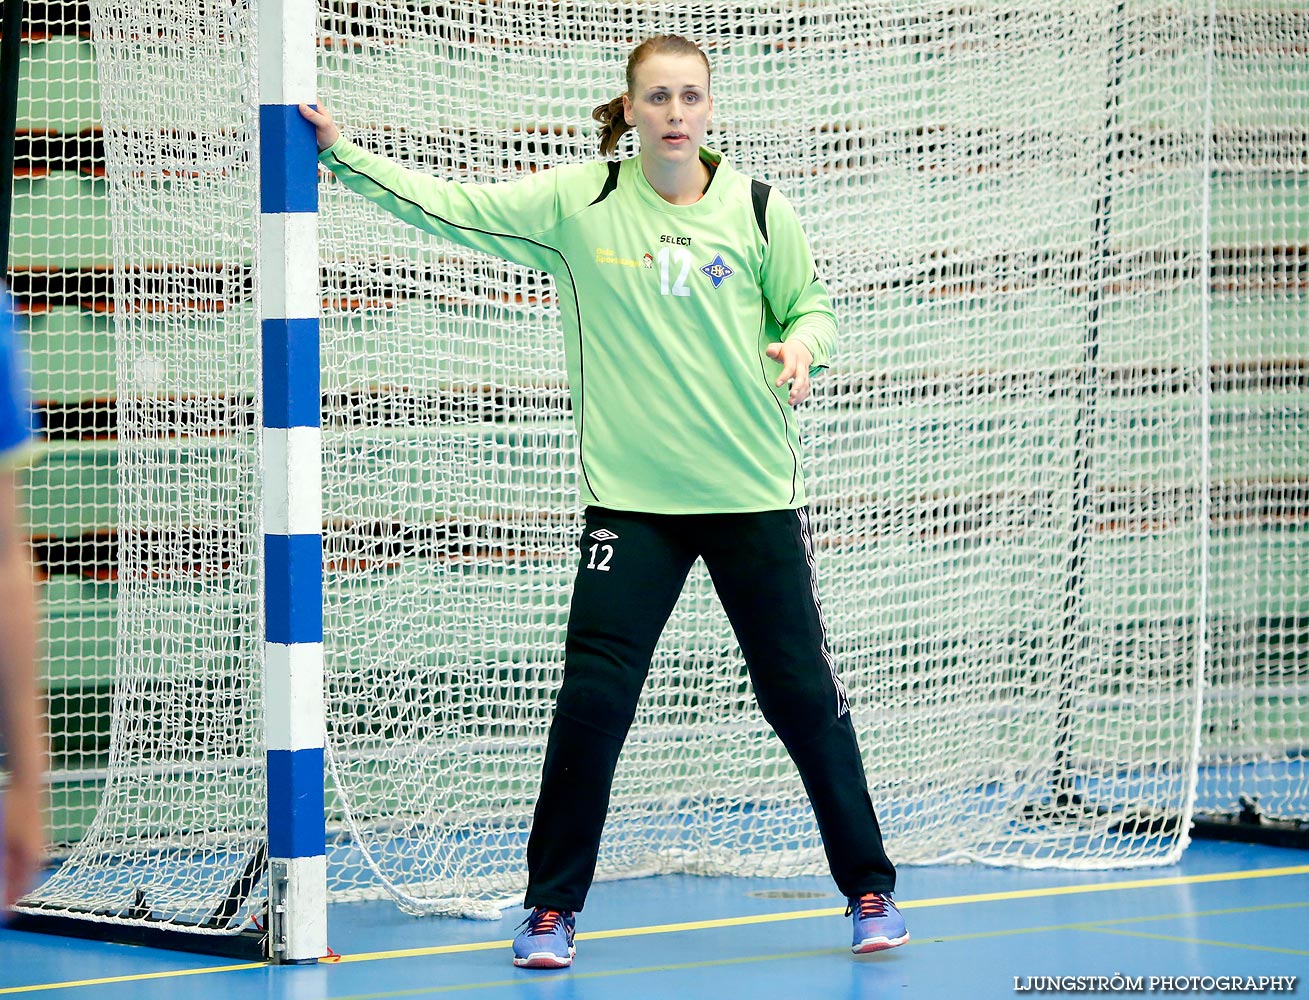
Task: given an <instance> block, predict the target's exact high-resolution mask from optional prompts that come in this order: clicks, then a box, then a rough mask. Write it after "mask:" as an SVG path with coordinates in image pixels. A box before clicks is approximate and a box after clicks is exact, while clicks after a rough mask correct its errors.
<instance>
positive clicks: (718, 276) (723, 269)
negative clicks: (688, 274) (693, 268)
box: [700, 253, 736, 288]
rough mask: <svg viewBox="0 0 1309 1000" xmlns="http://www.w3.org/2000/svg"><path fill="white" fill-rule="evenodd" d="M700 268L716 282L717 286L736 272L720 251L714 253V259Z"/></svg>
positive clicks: (715, 285)
mask: <svg viewBox="0 0 1309 1000" xmlns="http://www.w3.org/2000/svg"><path fill="white" fill-rule="evenodd" d="M700 270H701V271H702V272H703V273H704V274H705V275H707V276H708V278H709V280H710V281H712V282H713V283H714V287H715V288H717V287H718V286H719V285H721V284H722V283H723V282H724V281H726V280H727V279H728V278H730V277H731V276H732V275H733V274H735V273H736V272H735V271H733V270H732V269H731V268H730V267H728V266H727V264H726V263H724V261H723V255H722V254H720V253H716V254H714V259H713V260H711V261H710V262H709V263H708V264H706V265H705V266H704V267H702V268H700Z"/></svg>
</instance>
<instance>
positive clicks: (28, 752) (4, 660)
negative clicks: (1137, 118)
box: [0, 287, 45, 910]
mask: <svg viewBox="0 0 1309 1000" xmlns="http://www.w3.org/2000/svg"><path fill="white" fill-rule="evenodd" d="M31 439H32V418H31V404H30V401H29V398H28V392H27V383H26V375H25V371H24V367H23V365H22V362H21V355H20V352H19V349H18V342H17V337H16V335H15V330H14V313H13V308H12V305H11V303H10V300H9V293H8V292H7V291H5V290H4V288H3V287H0V748H2V749H3V751H4V769H5V771H6V772H7V773H8V776H9V780H8V783H7V786H6V788H5V792H4V798H3V801H2V802H0V860H2V861H3V867H0V904H2V905H3V908H4V909H5V910H8V909H9V908H10V907H12V906H13V905H14V903H15V902H16V901H17V900H18V897H19V896H21V895H22V894H23V893H24V892H26V891H27V889H28V888H29V886H30V885H31V883H32V879H33V878H34V876H35V875H36V871H37V868H38V866H39V865H40V863H41V858H42V854H43V850H44V846H45V824H44V820H43V817H42V799H43V795H44V772H45V739H44V736H43V735H42V725H41V718H42V711H41V701H40V695H39V694H38V691H37V676H36V655H37V654H36V649H37V624H36V621H37V616H36V588H35V585H34V583H33V579H32V566H31V561H30V559H29V557H28V553H27V545H26V542H25V540H24V537H23V535H24V532H23V529H22V522H21V518H20V516H19V510H18V485H17V476H18V467H19V466H20V465H21V463H22V462H23V461H24V458H25V455H26V452H27V450H28V446H29V445H30V442H31Z"/></svg>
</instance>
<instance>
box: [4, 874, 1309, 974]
mask: <svg viewBox="0 0 1309 1000" xmlns="http://www.w3.org/2000/svg"><path fill="white" fill-rule="evenodd" d="M1289 875H1309V865H1291V866H1287V867H1282V868H1257V869H1252V870H1248V871H1236V872H1214V873H1211V874H1208V875H1179V876H1172V877H1167V878H1148V879H1135V880H1131V881H1119V882H1101V883H1098V884H1095V885H1061V886H1048V887H1045V888H1040V889H1015V890H1011V891H1008V892H983V893H974V894H971V895H966V896H940V897H937V898H934V899H919V900H905V901H904V902H899V901H897V904H896V905H897V906H899V907H900V909H902V910H910V909H927V908H929V907H937V906H960V905H967V904H970V903H991V902H1003V901H1007V900H1019V899H1040V898H1046V897H1051V896H1072V895H1081V894H1085V893H1095V892H1113V891H1119V890H1126V889H1154V888H1162V887H1168V886H1179V885H1202V884H1207V883H1215V882H1239V881H1245V880H1249V879H1263V878H1278V877H1284V876H1289ZM844 912H845V910H844V907H839V906H838V907H824V908H822V909H814V910H788V911H786V912H784V913H762V914H754V915H751V916H741V917H724V918H720V919H716V920H693V921H686V922H684V923H676V924H659V925H655V926H650V927H627V928H620V929H617V930H610V931H587V932H583V933H581V934H578V935H577V937H578V939H579V940H590V941H598V940H602V939H606V938H622V937H636V936H641V935H648V934H673V933H677V932H682V931H695V930H712V929H714V928H721V927H747V926H751V925H754V924H766V923H778V922H781V921H788V920H808V919H812V918H814V917H831V916H836V915H840V914H843V913H844ZM1077 926H1082V925H1077ZM1085 926H1087V927H1088V928H1090V927H1091V925H1090V924H1087V925H1085ZM511 944H512V941H509V940H504V941H475V942H470V943H467V944H452V945H436V946H433V947H430V948H404V949H398V950H395V951H374V952H361V953H359V954H357V955H341V956H339V957H336V956H333V958H332V959H331V960H330V964H338V963H340V964H344V963H350V962H377V961H384V960H389V959H399V958H418V957H425V956H432V955H450V954H466V953H471V952H477V951H489V950H492V949H497V948H507V947H509V946H510V945H511ZM266 967H267V963H264V962H253V963H247V964H243V965H221V966H209V967H205V968H200V969H178V970H174V971H171V972H148V973H140V974H137V975H130V976H112V977H106V978H103V979H83V980H75V981H70V982H62V983H43V984H38V985H32V986H11V987H8V988H0V996H3V995H7V994H17V993H36V992H41V991H44V990H54V989H70V988H73V987H79V986H100V985H107V984H112V983H126V982H144V981H147V980H151V979H169V978H173V977H181V976H197V975H206V974H209V973H223V972H237V971H242V970H247V969H261V968H266Z"/></svg>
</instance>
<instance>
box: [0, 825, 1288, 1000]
mask: <svg viewBox="0 0 1309 1000" xmlns="http://www.w3.org/2000/svg"><path fill="white" fill-rule="evenodd" d="M896 896H897V900H898V901H899V902H900V905H901V908H902V910H903V911H904V914H905V918H906V920H907V921H908V924H909V931H910V934H911V935H912V940H911V941H910V943H909V944H908V945H906V946H904V947H902V948H899V949H896V950H894V951H889V952H882V953H879V954H875V955H868V956H860V957H855V956H852V955H851V954H850V951H849V921H848V919H847V918H846V917H844V916H843V907H844V900H842V899H840V898H839V897H838V896H837V895H836V893H835V891H834V890H833V888H832V886H831V884H830V882H828V881H826V880H825V879H817V878H812V879H786V880H770V879H725V878H713V879H710V878H697V877H694V876H670V877H663V878H651V879H640V880H633V881H626V882H612V883H605V884H600V885H597V886H596V887H595V888H594V889H593V890H592V894H591V897H590V899H589V900H588V903H587V908H586V910H585V911H584V912H583V913H581V914H580V915H579V918H578V941H577V960H576V962H575V964H574V966H573V968H572V969H568V970H557V971H538V970H520V969H515V968H514V967H513V966H512V965H511V964H510V960H509V951H508V948H509V940H510V939H511V938H512V937H513V934H514V928H515V925H516V924H517V923H518V921H519V920H520V919H521V917H522V914H521V912H512V913H506V914H505V916H504V918H503V919H501V920H500V921H498V922H482V921H468V920H451V919H448V918H416V917H409V916H406V915H404V914H402V913H400V912H399V911H397V910H396V909H394V907H392V906H390V905H388V904H382V903H353V904H342V905H338V906H336V907H334V908H333V910H332V911H331V917H330V919H331V925H330V930H329V942H330V945H331V948H332V950H333V951H334V952H335V953H336V954H337V955H338V956H339V958H337V959H335V960H332V961H327V962H321V963H319V964H318V965H316V966H304V967H280V968H275V967H270V966H266V965H261V964H241V963H233V962H231V961H227V960H223V959H213V958H206V957H205V956H195V955H185V954H177V953H170V952H166V951H156V950H154V949H150V948H139V947H128V946H123V945H114V944H104V943H99V942H87V941H76V940H71V939H62V938H54V937H49V936H46V935H40V934H32V933H24V932H18V931H13V930H0V996H5V995H24V996H31V997H34V998H41V1000H46V998H48V1000H56V998H58V1000H65V998H68V1000H73V998H76V1000H111V998H112V1000H129V998H130V1000H154V998H165V997H166V998H169V1000H176V998H183V1000H210V998H240V1000H244V998H259V1000H326V998H332V1000H389V998H422V997H452V996H453V997H485V998H487V1000H494V998H500V997H536V998H548V1000H573V998H577V1000H593V998H606V1000H607V998H619V997H621V998H644V997H651V998H670V1000H696V998H713V1000H737V998H745V997H749V998H750V1000H771V998H783V997H785V998H787V1000H807V998H810V997H814V998H819V997H821V998H825V1000H829V998H830V1000H838V998H844V997H895V998H901V997H948V998H974V997H977V998H984V997H1021V996H1037V995H1052V994H1057V993H1060V992H1068V993H1072V992H1097V993H1098V994H1099V995H1101V996H1112V995H1115V994H1117V995H1124V996H1127V995H1132V996H1140V995H1171V996H1186V995H1193V996H1216V995H1220V991H1219V990H1218V989H1217V988H1216V987H1217V986H1219V985H1221V984H1223V983H1227V984H1228V985H1233V984H1235V983H1239V984H1240V985H1242V986H1245V987H1249V986H1251V985H1259V983H1258V977H1267V981H1266V982H1264V983H1263V984H1262V985H1263V989H1262V991H1260V992H1259V995H1269V994H1272V993H1278V992H1291V993H1292V995H1300V996H1305V997H1309V852H1306V851H1296V850H1288V849H1279V848H1265V847H1252V846H1248V845H1240V844H1224V843H1215V842H1212V841H1199V842H1196V843H1195V844H1193V845H1192V846H1191V848H1190V850H1189V851H1188V852H1187V854H1186V855H1185V857H1184V858H1183V860H1182V862H1181V863H1180V864H1178V865H1176V866H1173V867H1170V868H1150V869H1132V870H1125V871H1123V870H1120V871H1110V872H1086V873H1069V872H1030V871H1021V870H1015V869H994V868H983V867H979V866H976V865H967V866H957V867H932V868H911V867H905V868H902V869H901V872H900V885H899V891H898V892H897V893H896ZM1115 976H1119V977H1122V978H1120V979H1117V980H1114V979H1113V978H1112V977H1115ZM1192 976H1194V977H1204V976H1210V977H1226V978H1225V979H1221V980H1220V979H1217V978H1215V980H1214V981H1213V982H1211V983H1210V984H1209V985H1210V987H1211V988H1210V989H1208V990H1206V989H1205V988H1204V982H1203V981H1202V980H1201V981H1197V982H1196V983H1194V984H1192V983H1190V982H1188V981H1187V979H1186V977H1192ZM1044 977H1048V978H1044ZM1055 977H1060V978H1058V979H1056V978H1055ZM1063 977H1102V978H1103V980H1106V981H1107V982H1103V983H1102V982H1101V981H1100V979H1099V978H1097V979H1092V980H1089V981H1086V980H1084V981H1083V983H1082V984H1081V987H1082V988H1080V989H1079V988H1078V986H1079V984H1078V983H1077V982H1076V980H1075V979H1073V980H1069V979H1065V978H1063ZM1246 977H1255V982H1254V983H1252V982H1250V981H1249V979H1247V978H1246ZM1272 977H1281V979H1280V982H1279V983H1276V984H1274V983H1273V982H1272ZM1289 977H1296V978H1295V981H1294V985H1293V987H1292V989H1291V990H1289V991H1288V990H1285V989H1274V988H1273V987H1274V986H1275V985H1276V986H1281V987H1286V986H1289V985H1290V983H1289V982H1288V979H1289ZM1111 983H1116V985H1117V986H1119V987H1120V988H1119V989H1117V990H1114V989H1108V988H1106V989H1101V990H1090V989H1086V988H1085V987H1086V986H1088V985H1090V986H1097V985H1103V986H1106V987H1108V986H1109V985H1110V984H1111ZM1124 986H1126V987H1128V988H1127V989H1122V988H1121V987H1124ZM1051 987H1055V988H1053V989H1052V988H1051ZM1136 987H1139V988H1136ZM1226 992H1234V991H1226Z"/></svg>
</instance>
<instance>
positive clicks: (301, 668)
mask: <svg viewBox="0 0 1309 1000" xmlns="http://www.w3.org/2000/svg"><path fill="white" fill-rule="evenodd" d="M258 44H259V90H260V94H259V151H260V163H259V185H260V190H259V199H260V213H261V216H260V221H261V236H260V241H259V271H260V280H259V289H260V295H259V306H260V309H259V315H260V325H261V337H262V345H263V351H262V353H263V477H264V608H265V612H264V640H265V646H264V663H265V666H264V714H265V725H266V731H267V739H268V745H267V753H268V858H269V862H268V865H269V870H268V885H269V957H270V958H272V959H273V960H274V961H278V962H313V961H316V960H317V959H318V958H319V957H320V956H322V955H325V954H327V861H326V856H325V841H326V837H325V833H324V819H323V740H324V735H325V731H326V726H325V722H324V715H323V711H324V709H323V533H322V532H323V518H322V497H321V479H322V459H321V457H320V450H319V446H320V425H319V376H318V313H319V301H320V299H319V291H318V230H317V218H318V215H317V213H318V149H317V146H316V144H315V141H314V130H313V127H312V126H311V125H310V124H309V123H308V122H306V121H305V120H304V119H303V118H301V116H300V112H299V111H298V110H297V107H296V106H297V105H298V104H300V103H312V102H313V101H314V100H315V99H316V96H315V91H316V87H317V69H318V66H317V5H316V0H263V2H261V3H260V5H259V42H258Z"/></svg>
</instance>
